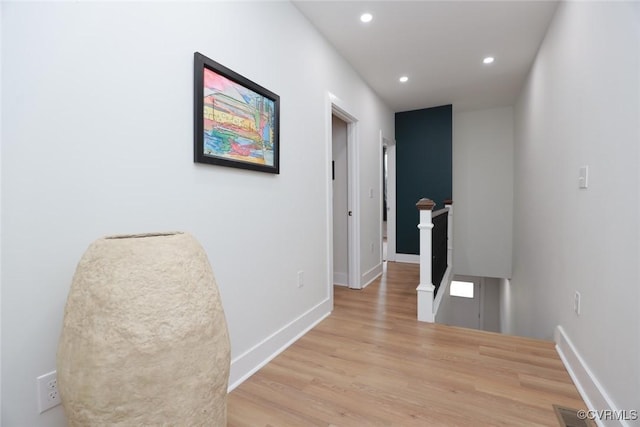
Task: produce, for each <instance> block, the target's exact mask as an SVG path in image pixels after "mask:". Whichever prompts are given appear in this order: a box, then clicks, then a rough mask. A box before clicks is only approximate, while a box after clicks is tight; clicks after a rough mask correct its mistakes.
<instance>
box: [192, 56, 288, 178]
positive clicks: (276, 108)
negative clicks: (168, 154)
mask: <svg viewBox="0 0 640 427" xmlns="http://www.w3.org/2000/svg"><path fill="white" fill-rule="evenodd" d="M194 119H195V120H194V161H195V162H196V163H208V164H212V165H221V166H230V167H234V168H242V169H250V170H254V171H260V172H269V173H274V174H278V173H280V135H279V125H280V97H279V96H278V95H276V94H275V93H273V92H271V91H270V90H268V89H265V88H264V87H262V86H260V85H258V84H256V83H254V82H252V81H251V80H249V79H247V78H245V77H243V76H241V75H240V74H238V73H236V72H234V71H232V70H230V69H228V68H227V67H225V66H223V65H221V64H219V63H217V62H215V61H213V60H212V59H209V58H207V57H206V56H204V55H202V54H201V53H198V52H196V53H195V54H194Z"/></svg>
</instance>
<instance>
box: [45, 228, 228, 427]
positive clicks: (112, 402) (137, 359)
mask: <svg viewBox="0 0 640 427" xmlns="http://www.w3.org/2000/svg"><path fill="white" fill-rule="evenodd" d="M229 364H230V345H229V336H228V332H227V325H226V320H225V316H224V312H223V309H222V304H221V301H220V295H219V292H218V287H217V285H216V282H215V279H214V276H213V272H212V270H211V266H210V264H209V261H208V259H207V256H206V253H205V252H204V249H203V248H202V247H201V246H200V244H199V243H198V242H197V240H196V239H195V238H194V237H192V236H191V235H189V234H187V233H157V234H141V235H126V236H111V237H105V238H102V239H99V240H97V241H95V242H94V243H93V244H91V246H90V247H89V249H87V251H86V252H85V253H84V255H83V256H82V259H81V260H80V262H79V264H78V267H77V269H76V272H75V275H74V277H73V282H72V285H71V289H70V291H69V296H68V298H67V303H66V307H65V312H64V322H63V330H62V335H61V337H60V341H59V346H58V354H57V371H58V374H57V375H58V389H59V392H60V396H61V400H62V404H63V407H64V411H65V414H66V416H67V419H68V423H69V425H70V426H143V425H144V426H150V425H154V426H156V425H158V426H160V425H181V426H205V425H206V426H226V402H227V385H228V381H229Z"/></svg>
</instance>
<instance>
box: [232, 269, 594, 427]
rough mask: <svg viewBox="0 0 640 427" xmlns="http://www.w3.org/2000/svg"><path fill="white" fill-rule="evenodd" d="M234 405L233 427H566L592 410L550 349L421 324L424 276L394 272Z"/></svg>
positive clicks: (267, 370)
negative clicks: (576, 414) (559, 408)
mask: <svg viewBox="0 0 640 427" xmlns="http://www.w3.org/2000/svg"><path fill="white" fill-rule="evenodd" d="M387 264H388V269H387V271H386V274H385V275H384V276H383V277H382V279H379V280H377V281H376V282H374V283H373V284H371V285H370V286H369V287H367V288H366V289H365V290H362V291H355V290H349V289H345V288H340V287H336V288H335V297H334V300H335V310H334V312H333V313H332V314H331V316H329V317H328V318H327V319H325V320H324V321H322V322H321V323H320V324H319V325H318V326H316V327H315V328H314V329H313V330H312V331H310V332H309V333H307V334H306V335H305V336H304V337H302V338H301V339H300V340H298V341H297V342H296V343H295V344H293V345H292V346H291V347H290V348H288V349H287V350H286V351H284V352H283V353H282V354H280V355H279V356H278V357H276V358H275V359H274V360H273V361H271V362H270V363H269V364H268V365H267V366H265V367H264V368H262V369H261V370H260V371H259V372H257V373H256V374H255V375H253V376H252V377H251V378H250V379H248V380H247V381H245V382H244V383H243V384H242V385H240V386H239V387H238V388H237V389H235V390H234V391H233V392H232V393H231V394H230V395H229V404H228V422H229V425H231V426H311V425H318V426H328V425H331V426H334V425H335V426H366V425H377V426H386V425H389V426H391V425H394V426H490V425H499V426H558V425H559V423H558V421H557V418H556V416H555V413H554V410H553V408H552V406H551V405H552V404H560V405H563V406H568V407H571V408H576V409H586V407H585V405H584V402H583V401H582V400H581V398H580V396H579V394H578V392H577V390H576V388H575V386H574V385H573V383H572V382H571V379H570V378H569V375H568V374H567V372H566V370H565V369H564V367H563V365H562V363H561V361H560V359H559V357H558V355H557V353H556V352H555V350H554V345H553V343H551V342H547V341H540V340H533V339H528V338H520V337H514V336H506V335H499V334H494V333H491V332H482V331H476V330H469V329H463V328H455V327H450V326H445V325H437V324H426V323H420V322H418V321H417V320H416V307H415V306H416V302H415V301H416V295H415V288H416V284H417V283H418V266H417V265H409V264H400V263H387Z"/></svg>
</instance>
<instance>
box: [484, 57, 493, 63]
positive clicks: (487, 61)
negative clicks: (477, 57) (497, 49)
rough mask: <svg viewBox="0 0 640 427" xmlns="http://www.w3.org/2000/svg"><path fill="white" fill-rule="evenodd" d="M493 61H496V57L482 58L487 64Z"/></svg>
mask: <svg viewBox="0 0 640 427" xmlns="http://www.w3.org/2000/svg"><path fill="white" fill-rule="evenodd" d="M493 61H495V58H494V57H493V56H487V57H486V58H484V59H483V60H482V62H483V63H485V64H491V63H492V62H493Z"/></svg>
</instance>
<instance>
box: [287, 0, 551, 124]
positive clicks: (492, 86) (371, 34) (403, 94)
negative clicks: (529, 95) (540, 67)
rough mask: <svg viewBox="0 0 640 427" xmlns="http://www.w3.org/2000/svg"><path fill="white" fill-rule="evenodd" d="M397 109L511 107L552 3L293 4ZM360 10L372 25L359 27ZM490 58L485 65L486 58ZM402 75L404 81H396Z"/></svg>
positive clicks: (546, 20) (387, 101) (389, 104)
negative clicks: (491, 57)
mask: <svg viewBox="0 0 640 427" xmlns="http://www.w3.org/2000/svg"><path fill="white" fill-rule="evenodd" d="M293 3H294V4H295V6H296V7H297V8H298V9H299V10H300V11H301V12H302V13H303V14H304V15H305V16H306V17H307V19H309V21H311V23H312V24H313V25H314V26H315V27H316V28H317V29H318V30H319V31H320V33H322V34H323V35H324V36H325V37H326V38H327V40H329V42H330V43H331V44H333V46H334V47H335V48H336V49H337V50H338V52H340V53H341V54H342V56H343V57H344V58H346V60H347V61H349V62H350V63H351V65H352V66H353V67H354V68H355V69H356V71H357V72H358V73H359V74H360V75H361V76H362V77H363V78H364V80H365V81H366V82H367V83H368V84H369V85H370V86H371V87H372V88H373V90H375V91H376V92H377V93H378V95H379V96H380V97H381V98H382V99H383V100H384V101H385V102H386V103H387V105H388V106H389V107H390V108H392V109H393V110H394V111H396V112H397V111H407V110H414V109H419V108H427V107H433V106H437V105H444V104H453V105H454V108H455V109H456V110H457V111H461V110H471V109H478V108H489V107H497V106H504V105H513V104H514V101H515V99H516V97H517V96H518V94H519V93H520V89H521V88H522V84H523V83H524V80H525V78H526V76H527V74H528V72H529V69H530V67H531V64H532V62H533V59H534V57H535V55H536V53H537V51H538V47H539V46H540V44H541V42H542V39H543V38H544V35H545V33H546V31H547V27H548V26H549V23H550V21H551V18H552V17H553V14H554V12H555V10H556V7H557V5H558V2H557V1H540V0H538V1H513V0H512V1H483V0H476V1H390V0H387V1H294V2H293ZM364 12H369V13H371V14H373V21H371V22H370V23H368V24H363V23H362V22H360V19H359V17H360V15H361V14H362V13H364ZM489 55H490V56H494V57H495V62H494V63H493V64H491V65H489V66H487V65H484V64H483V63H482V59H483V58H484V57H485V56H489ZM402 75H407V76H408V77H409V81H408V82H407V83H404V84H402V83H400V82H399V81H398V78H399V77H400V76H402Z"/></svg>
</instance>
